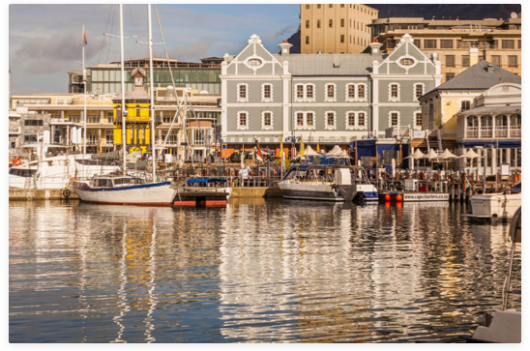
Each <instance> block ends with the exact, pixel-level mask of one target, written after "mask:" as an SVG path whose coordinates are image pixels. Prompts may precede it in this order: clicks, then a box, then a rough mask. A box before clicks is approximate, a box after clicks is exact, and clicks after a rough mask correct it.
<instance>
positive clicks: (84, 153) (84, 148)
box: [83, 24, 86, 156]
mask: <svg viewBox="0 0 530 351" xmlns="http://www.w3.org/2000/svg"><path fill="white" fill-rule="evenodd" d="M85 45H86V42H85V25H84V24H83V97H84V99H83V156H84V155H86V68H85Z"/></svg>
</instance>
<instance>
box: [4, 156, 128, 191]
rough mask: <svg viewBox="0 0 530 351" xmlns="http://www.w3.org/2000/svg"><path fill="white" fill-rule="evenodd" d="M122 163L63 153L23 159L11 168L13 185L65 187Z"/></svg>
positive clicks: (113, 169) (18, 187)
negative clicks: (73, 181)
mask: <svg viewBox="0 0 530 351" xmlns="http://www.w3.org/2000/svg"><path fill="white" fill-rule="evenodd" d="M118 169H119V167H118V166H116V165H114V164H113V163H112V162H107V161H105V160H93V159H91V157H90V155H59V156H51V157H44V158H42V159H41V160H35V161H29V162H23V163H22V164H20V165H18V166H13V167H11V168H10V169H9V188H12V189H64V188H65V187H68V186H69V184H70V182H71V181H72V180H73V179H75V178H77V179H88V178H90V177H93V176H94V175H96V174H101V173H110V172H114V171H116V170H118Z"/></svg>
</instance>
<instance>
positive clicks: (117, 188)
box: [74, 174, 177, 206]
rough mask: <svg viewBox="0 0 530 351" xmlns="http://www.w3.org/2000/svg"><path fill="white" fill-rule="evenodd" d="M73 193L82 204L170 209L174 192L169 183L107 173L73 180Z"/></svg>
mask: <svg viewBox="0 0 530 351" xmlns="http://www.w3.org/2000/svg"><path fill="white" fill-rule="evenodd" d="M74 192H75V193H76V194H77V195H78V196H79V198H80V199H81V201H84V202H90V203H98V204H113V205H136V206H169V205H170V204H171V202H172V200H173V199H174V198H175V194H176V193H177V190H176V189H174V188H172V187H171V182H170V181H167V182H159V183H148V182H147V181H146V180H145V178H142V177H138V176H130V175H122V174H107V175H98V176H95V177H93V178H92V179H90V180H86V181H75V182H74Z"/></svg>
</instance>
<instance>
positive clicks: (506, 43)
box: [502, 40, 515, 49]
mask: <svg viewBox="0 0 530 351" xmlns="http://www.w3.org/2000/svg"><path fill="white" fill-rule="evenodd" d="M502 48H503V49H515V41H514V40H503V41H502Z"/></svg>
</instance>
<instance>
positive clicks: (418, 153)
mask: <svg viewBox="0 0 530 351" xmlns="http://www.w3.org/2000/svg"><path fill="white" fill-rule="evenodd" d="M424 157H425V154H424V153H423V152H421V151H420V150H419V149H416V151H414V153H413V154H412V155H410V156H407V157H405V159H407V158H414V159H420V158H424Z"/></svg>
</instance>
